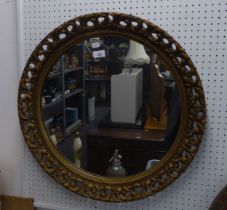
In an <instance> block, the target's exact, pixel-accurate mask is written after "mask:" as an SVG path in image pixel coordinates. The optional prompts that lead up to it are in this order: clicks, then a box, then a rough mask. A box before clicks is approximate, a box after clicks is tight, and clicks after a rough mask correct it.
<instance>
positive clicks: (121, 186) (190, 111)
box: [18, 13, 205, 202]
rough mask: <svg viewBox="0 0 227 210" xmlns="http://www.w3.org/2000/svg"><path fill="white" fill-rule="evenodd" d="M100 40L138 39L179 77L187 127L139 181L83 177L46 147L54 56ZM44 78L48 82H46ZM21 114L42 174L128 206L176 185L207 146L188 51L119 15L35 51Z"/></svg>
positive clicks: (85, 23) (69, 26)
mask: <svg viewBox="0 0 227 210" xmlns="http://www.w3.org/2000/svg"><path fill="white" fill-rule="evenodd" d="M99 34H115V35H122V36H126V37H128V38H133V39H136V40H138V41H140V42H143V43H144V44H146V45H147V46H150V47H153V48H154V50H155V51H156V52H157V53H158V54H160V55H161V56H163V58H164V59H166V62H167V63H169V64H170V65H171V66H172V68H171V71H172V73H173V74H174V75H175V76H176V80H177V82H178V83H179V87H180V89H181V90H180V91H181V94H182V105H183V108H184V109H185V110H183V111H182V115H183V121H182V123H183V124H184V126H181V129H180V131H179V133H180V134H179V135H178V137H177V138H176V140H175V144H177V146H176V147H175V148H172V149H171V150H170V151H169V152H168V156H165V157H164V158H163V160H162V161H161V162H162V164H161V163H160V165H159V166H158V167H154V169H152V170H150V171H149V172H150V173H147V172H145V173H144V172H143V173H140V174H138V175H136V176H132V177H128V178H126V179H122V180H121V181H120V180H119V181H118V180H117V179H115V180H113V179H108V178H104V177H96V176H95V175H93V176H91V175H90V174H86V173H84V172H83V173H81V172H80V170H79V169H77V168H73V167H72V166H69V163H67V164H66V163H65V161H64V160H63V158H62V157H61V156H60V155H59V154H58V153H57V152H56V151H54V147H52V146H49V144H48V143H47V141H48V139H45V138H46V135H45V131H44V130H43V129H42V128H41V127H40V124H41V123H42V120H41V117H40V116H41V113H40V104H39V103H38V100H37V98H39V97H40V95H39V92H40V91H37V90H39V89H40V88H41V86H40V81H41V82H42V81H43V80H44V79H43V78H45V77H44V76H45V74H46V73H47V71H48V69H49V68H48V67H50V66H48V62H50V61H51V60H53V59H54V58H53V56H52V54H54V53H55V51H57V50H58V49H64V47H68V46H70V45H72V44H74V43H77V42H79V41H80V40H82V39H83V38H84V39H85V38H87V37H89V36H92V35H99ZM43 75H44V76H43ZM18 110H19V118H20V124H21V128H22V131H23V135H24V138H25V140H26V143H27V145H28V147H29V148H30V150H31V152H32V154H33V155H34V157H35V158H36V160H37V161H38V162H39V164H40V165H41V166H42V168H43V169H44V170H45V171H46V172H47V173H48V174H49V175H50V176H51V177H53V178H54V179H55V180H56V182H57V183H59V184H61V185H63V186H64V187H65V188H67V189H69V190H71V191H73V192H77V193H79V194H80V195H83V196H86V197H90V198H92V199H97V200H102V201H111V202H124V201H130V200H136V199H140V198H143V197H146V196H149V195H153V194H155V193H157V192H159V191H161V190H162V189H164V188H165V187H167V186H168V185H169V184H171V183H172V182H173V181H174V180H176V179H177V178H178V177H179V176H180V175H181V174H182V173H183V172H184V171H185V170H186V168H187V167H188V165H189V164H190V163H191V161H192V159H193V158H194V156H195V154H196V152H197V150H198V147H199V144H200V142H201V140H202V135H203V130H204V125H205V99H204V93H203V87H202V84H201V81H200V79H199V76H198V73H197V71H196V68H195V66H194V65H193V63H192V61H191V60H190V58H189V56H188V55H187V54H186V52H185V51H184V50H183V48H182V47H181V46H180V45H179V44H178V43H177V42H176V41H175V40H174V39H173V38H172V37H171V36H170V35H169V34H167V33H166V32H165V31H163V30H162V29H160V28H159V27H158V26H156V25H154V24H152V23H150V22H148V21H146V20H143V19H141V18H138V17H134V16H129V15H125V14H118V13H94V14H89V15H84V16H80V17H77V18H74V19H72V20H70V21H68V22H66V23H64V24H62V25H61V26H59V27H57V28H56V29H55V30H53V31H52V32H51V33H49V34H48V35H47V36H46V37H45V38H44V39H43V40H42V41H41V42H40V44H39V45H38V46H37V47H36V48H35V50H34V51H33V53H32V54H31V56H30V58H29V59H28V62H27V64H26V66H25V69H24V72H23V75H22V77H21V81H20V87H19V92H18Z"/></svg>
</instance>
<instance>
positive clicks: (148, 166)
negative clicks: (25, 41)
mask: <svg viewBox="0 0 227 210" xmlns="http://www.w3.org/2000/svg"><path fill="white" fill-rule="evenodd" d="M18 107H19V117H20V123H21V127H22V131H23V134H24V137H25V140H26V142H27V144H28V146H29V148H30V150H31V151H32V153H33V155H34V157H35V158H36V159H37V161H38V162H39V163H40V165H41V166H42V167H43V168H44V170H45V171H47V172H48V174H49V175H50V176H52V177H53V178H54V179H55V180H56V181H57V182H58V183H60V184H61V185H63V186H64V187H66V188H67V189H70V190H71V191H74V192H77V193H79V194H81V195H83V196H86V197H90V198H93V199H98V200H102V201H112V202H122V201H130V200H135V199H139V198H143V197H146V196H149V195H152V194H154V193H156V192H159V191H160V190H162V189H164V188H165V187H166V186H168V185H169V184H170V183H172V182H173V181H174V180H175V179H176V178H178V177H179V175H180V174H181V173H183V172H184V171H185V169H186V168H187V166H188V165H189V164H190V162H191V161H192V159H193V157H194V156H195V154H196V151H197V150H198V146H199V144H200V142H201V139H202V135H203V129H204V124H205V100H204V93H203V88H202V84H201V81H200V79H199V76H198V73H197V72H196V69H195V67H194V65H193V63H192V62H191V60H190V58H189V57H188V55H187V54H186V53H185V51H184V50H183V49H182V48H181V46H180V45H179V44H178V43H177V42H176V41H175V40H174V39H173V38H172V37H171V36H170V35H168V34H167V33H166V32H164V31H163V30H162V29H160V28H159V27H157V26H155V25H154V24H152V23H150V22H148V21H146V20H143V19H141V18H138V17H134V16H129V15H125V14H117V13H94V14H89V15H84V16H81V17H78V18H75V19H72V20H70V21H68V22H66V23H64V24H63V25H61V26H59V27H58V28H56V29H55V30H54V31H52V32H51V33H50V34H48V35H47V36H46V37H45V38H44V39H43V40H42V41H41V43H40V44H39V45H38V46H37V47H36V49H35V50H34V51H33V53H32V55H31V57H30V58H29V60H28V62H27V65H26V67H25V69H24V72H23V75H22V78H21V82H20V87H19V95H18Z"/></svg>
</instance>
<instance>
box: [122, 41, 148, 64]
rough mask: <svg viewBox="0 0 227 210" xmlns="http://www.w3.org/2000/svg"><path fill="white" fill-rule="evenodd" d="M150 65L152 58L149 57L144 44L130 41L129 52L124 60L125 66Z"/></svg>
mask: <svg viewBox="0 0 227 210" xmlns="http://www.w3.org/2000/svg"><path fill="white" fill-rule="evenodd" d="M149 63H150V57H149V56H148V55H147V53H146V51H145V49H144V47H143V45H142V44H140V43H138V42H135V41H133V40H130V43H129V50H128V53H127V55H126V56H125V59H124V64H125V65H140V66H141V65H144V64H149Z"/></svg>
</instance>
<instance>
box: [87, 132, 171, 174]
mask: <svg viewBox="0 0 227 210" xmlns="http://www.w3.org/2000/svg"><path fill="white" fill-rule="evenodd" d="M86 145H87V164H86V165H87V170H88V171H89V172H92V173H95V174H99V175H105V172H106V169H107V167H108V166H109V165H110V162H109V160H110V158H111V157H112V155H113V153H114V150H115V149H118V150H119V153H120V154H121V155H122V159H121V162H122V165H123V166H124V167H125V168H126V170H127V173H128V175H133V174H136V173H139V172H142V171H144V170H145V168H146V165H147V162H148V161H149V160H152V159H161V158H162V157H163V156H164V155H165V153H166V152H167V148H168V147H167V146H166V142H165V131H157V130H156V131H151V130H143V129H125V128H94V129H92V130H90V131H89V133H88V135H87V142H86Z"/></svg>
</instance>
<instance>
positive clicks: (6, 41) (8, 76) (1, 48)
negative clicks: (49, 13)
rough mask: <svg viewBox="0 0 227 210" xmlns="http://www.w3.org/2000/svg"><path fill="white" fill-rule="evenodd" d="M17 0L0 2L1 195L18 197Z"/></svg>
mask: <svg viewBox="0 0 227 210" xmlns="http://www.w3.org/2000/svg"><path fill="white" fill-rule="evenodd" d="M17 33H18V32H17V13H16V0H0V170H1V173H0V193H4V194H8V195H21V193H22V190H21V189H22V184H21V174H22V173H21V160H20V157H21V155H20V151H21V146H20V145H21V144H20V141H22V137H21V132H20V127H19V122H18V114H17V89H18V83H19V82H18V62H17Z"/></svg>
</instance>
